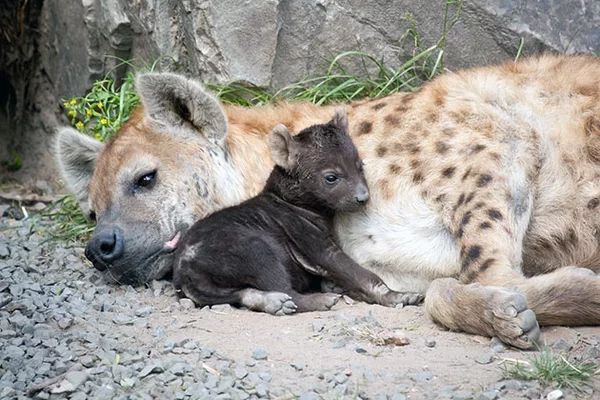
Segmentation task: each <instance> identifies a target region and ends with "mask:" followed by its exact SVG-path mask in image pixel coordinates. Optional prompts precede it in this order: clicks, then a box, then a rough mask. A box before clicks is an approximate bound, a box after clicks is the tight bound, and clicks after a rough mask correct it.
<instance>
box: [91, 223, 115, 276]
mask: <svg viewBox="0 0 600 400" xmlns="http://www.w3.org/2000/svg"><path fill="white" fill-rule="evenodd" d="M123 249H124V242H123V235H122V234H121V231H120V230H119V228H116V227H112V228H104V229H102V230H100V231H98V232H95V233H94V235H93V236H92V238H91V239H90V241H89V242H88V244H87V246H86V247H85V256H86V257H87V259H88V260H90V261H91V262H92V263H93V264H94V267H96V269H98V270H100V271H103V270H105V269H106V264H107V263H111V262H113V261H115V260H118V259H119V258H121V256H122V255H123ZM99 261H102V262H99Z"/></svg>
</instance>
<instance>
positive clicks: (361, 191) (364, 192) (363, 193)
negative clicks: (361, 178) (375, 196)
mask: <svg viewBox="0 0 600 400" xmlns="http://www.w3.org/2000/svg"><path fill="white" fill-rule="evenodd" d="M354 199H355V200H356V202H357V203H358V204H361V205H363V204H367V201H369V190H368V189H367V188H366V187H364V186H361V187H359V188H358V190H357V191H356V195H355V196H354Z"/></svg>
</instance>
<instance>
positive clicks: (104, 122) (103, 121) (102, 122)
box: [100, 118, 108, 125]
mask: <svg viewBox="0 0 600 400" xmlns="http://www.w3.org/2000/svg"><path fill="white" fill-rule="evenodd" d="M100 123H101V124H102V125H106V124H108V121H107V120H106V118H102V119H101V120H100Z"/></svg>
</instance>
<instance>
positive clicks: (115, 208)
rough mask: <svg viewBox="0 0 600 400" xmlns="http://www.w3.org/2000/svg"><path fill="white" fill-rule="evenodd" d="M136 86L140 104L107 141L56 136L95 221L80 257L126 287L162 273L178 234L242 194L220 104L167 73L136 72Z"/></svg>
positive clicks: (69, 179)
mask: <svg viewBox="0 0 600 400" xmlns="http://www.w3.org/2000/svg"><path fill="white" fill-rule="evenodd" d="M136 88H137V91H138V93H139V95H140V99H141V102H142V104H143V107H140V108H138V110H136V112H135V113H134V115H133V116H132V117H131V118H130V120H129V121H128V122H127V123H126V124H125V125H124V126H123V128H122V129H121V131H120V132H119V134H118V135H117V136H116V137H114V138H113V139H112V140H110V141H108V142H107V143H106V144H102V143H100V142H98V141H96V140H94V139H92V138H90V137H88V136H84V135H82V134H80V133H79V132H77V131H75V130H73V129H71V128H66V127H65V128H61V129H60V130H59V132H58V135H57V141H56V151H57V160H58V164H59V166H60V168H61V172H62V175H63V177H64V179H65V181H66V183H67V185H68V187H69V188H70V189H71V190H72V191H73V193H74V194H75V195H76V196H77V198H78V200H79V202H80V204H81V205H82V208H83V209H84V210H85V211H86V212H88V213H89V215H90V217H92V218H95V219H96V221H97V226H96V229H95V231H94V233H93V235H92V237H91V239H90V241H89V242H88V244H87V246H86V249H85V254H86V256H87V257H88V258H89V259H90V260H91V261H92V263H93V264H94V266H95V267H96V268H97V269H99V270H101V271H107V273H108V275H109V276H110V277H111V278H113V279H114V280H115V281H117V282H119V283H123V284H132V285H138V284H142V283H144V282H147V281H148V280H151V279H154V278H160V277H163V276H164V275H165V274H166V273H167V272H169V271H170V268H171V262H172V254H173V251H174V250H175V249H176V247H177V244H178V241H179V238H180V236H181V234H182V233H183V232H184V231H185V230H187V228H188V227H189V226H191V225H192V224H193V223H194V221H196V220H197V219H198V218H201V217H203V216H205V215H207V214H208V213H210V212H213V211H215V210H216V209H218V208H221V207H224V206H228V205H231V204H234V203H236V202H238V201H240V200H241V197H242V194H241V193H240V192H239V190H240V187H241V186H242V185H241V184H240V180H241V178H240V176H239V175H238V173H237V172H236V170H235V169H234V168H233V166H232V165H231V163H230V159H229V157H228V153H227V145H226V141H225V138H226V133H227V120H226V117H225V114H224V112H223V110H222V109H221V107H220V105H219V103H218V101H217V100H216V99H214V98H213V97H212V96H210V95H208V94H207V93H206V92H205V91H204V90H203V88H202V87H201V86H200V85H199V84H197V83H196V82H194V81H191V80H188V79H185V78H183V77H181V76H178V75H174V74H168V73H162V74H155V73H152V74H144V75H140V76H139V77H138V78H137V83H136Z"/></svg>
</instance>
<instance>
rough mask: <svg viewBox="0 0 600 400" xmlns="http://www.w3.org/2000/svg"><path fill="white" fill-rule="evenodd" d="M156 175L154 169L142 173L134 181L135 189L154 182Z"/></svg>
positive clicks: (148, 185) (145, 186)
mask: <svg viewBox="0 0 600 400" xmlns="http://www.w3.org/2000/svg"><path fill="white" fill-rule="evenodd" d="M155 177H156V170H154V171H152V172H149V173H147V174H145V175H142V176H141V177H139V178H138V180H137V181H135V185H134V186H135V189H137V188H141V187H143V188H149V187H150V186H152V184H153V183H154V178H155Z"/></svg>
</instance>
